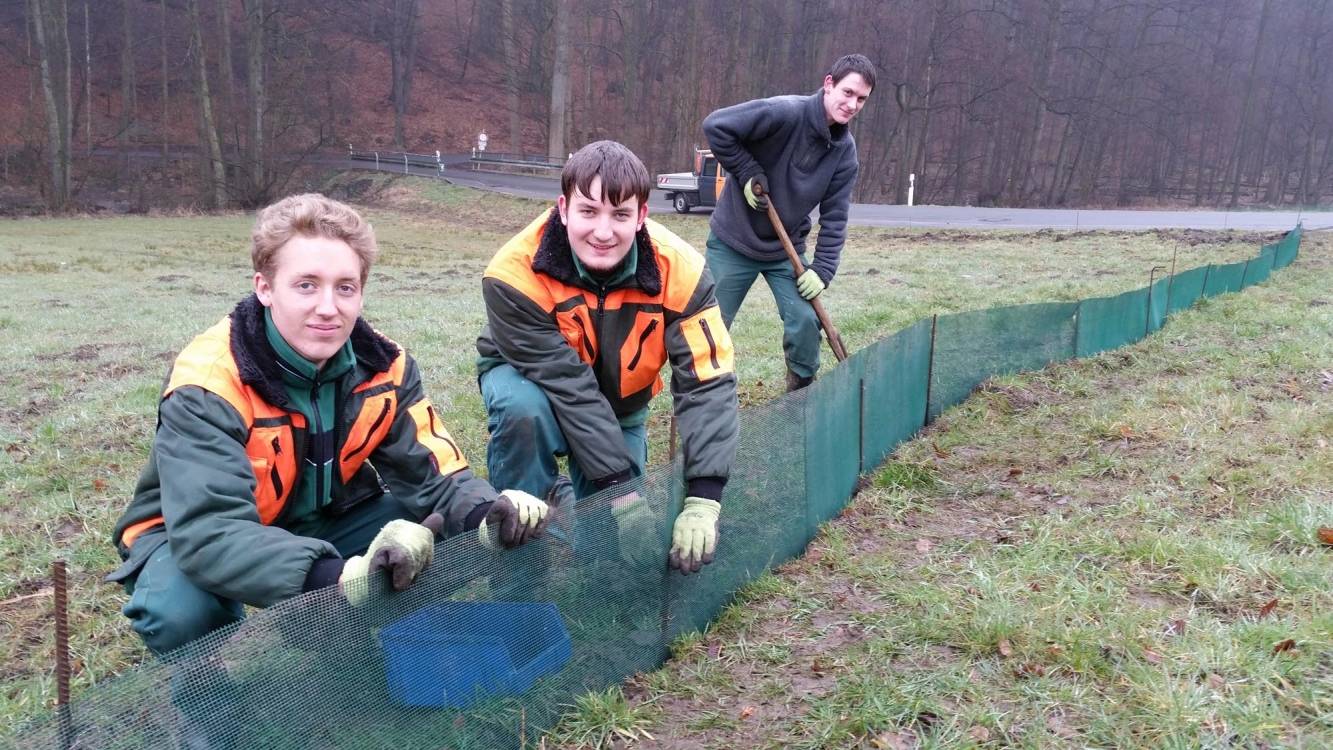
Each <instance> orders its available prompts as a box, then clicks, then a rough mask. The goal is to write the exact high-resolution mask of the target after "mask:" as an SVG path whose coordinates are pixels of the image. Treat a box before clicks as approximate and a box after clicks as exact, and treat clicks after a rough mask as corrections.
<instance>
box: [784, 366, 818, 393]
mask: <svg viewBox="0 0 1333 750" xmlns="http://www.w3.org/2000/svg"><path fill="white" fill-rule="evenodd" d="M813 382H815V376H814V375H811V376H810V377H808V378H803V377H801V376H800V375H797V374H796V373H794V372H792V371H791V368H787V393H791V392H792V391H799V390H801V389H802V388H804V387H806V386H807V385H810V384H811V383H813Z"/></svg>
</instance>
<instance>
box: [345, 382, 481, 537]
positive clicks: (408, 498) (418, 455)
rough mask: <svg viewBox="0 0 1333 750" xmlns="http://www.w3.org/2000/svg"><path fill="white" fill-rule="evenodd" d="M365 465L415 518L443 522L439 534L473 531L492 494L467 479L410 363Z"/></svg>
mask: <svg viewBox="0 0 1333 750" xmlns="http://www.w3.org/2000/svg"><path fill="white" fill-rule="evenodd" d="M370 461H371V463H372V464H374V465H375V469H376V470H377V471H379V473H380V477H381V478H382V479H384V482H385V484H387V485H389V491H390V492H392V493H393V495H394V497H396V498H397V499H398V500H399V502H402V503H403V504H404V505H406V506H407V507H409V508H412V509H413V510H414V511H415V512H416V515H417V517H418V518H425V517H426V516H428V515H430V514H431V513H439V514H440V515H442V516H444V520H445V533H446V534H458V533H461V532H463V531H465V530H467V529H470V528H476V526H477V524H478V523H479V522H480V520H481V517H482V516H483V515H484V514H485V509H486V508H489V507H490V504H491V503H492V502H494V500H495V495H496V493H495V490H494V489H492V488H491V486H490V485H489V484H487V483H486V482H485V481H484V480H482V479H479V478H478V477H476V476H475V475H473V473H472V471H471V470H470V469H469V468H468V463H467V459H466V458H464V457H463V451H462V450H461V449H459V447H458V443H457V442H456V441H455V440H454V439H453V437H452V436H451V435H450V434H449V431H448V430H447V429H445V427H444V423H443V422H442V421H441V420H440V416H439V414H438V413H437V412H436V410H435V406H434V405H433V404H432V403H431V402H430V399H428V398H426V393H425V390H424V389H423V387H422V385H421V371H420V370H419V369H418V368H417V363H416V361H415V360H413V359H412V358H411V357H408V358H407V365H406V368H405V369H404V371H403V384H402V385H401V386H400V387H399V389H398V410H397V412H396V413H395V414H394V418H393V423H392V424H391V425H390V427H389V432H388V434H387V435H386V436H385V438H384V440H383V441H381V442H380V444H379V446H378V447H376V448H375V452H374V453H372V454H371V455H370Z"/></svg>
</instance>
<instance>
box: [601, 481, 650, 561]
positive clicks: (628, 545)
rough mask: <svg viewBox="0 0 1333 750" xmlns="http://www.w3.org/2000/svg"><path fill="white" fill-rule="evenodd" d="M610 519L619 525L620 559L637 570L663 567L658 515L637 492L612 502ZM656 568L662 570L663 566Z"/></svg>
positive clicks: (617, 527) (617, 534)
mask: <svg viewBox="0 0 1333 750" xmlns="http://www.w3.org/2000/svg"><path fill="white" fill-rule="evenodd" d="M611 518H612V519H614V520H615V522H616V542H617V544H618V546H619V547H620V559H622V560H624V561H625V562H626V563H627V564H629V565H631V566H634V567H636V568H641V567H647V566H653V565H656V566H661V564H662V562H661V560H662V558H661V554H662V548H661V547H660V546H659V543H658V540H657V516H656V515H655V514H654V513H653V510H652V508H650V507H648V501H646V500H644V499H643V498H642V497H640V496H639V493H637V492H632V493H630V494H628V495H625V496H624V497H618V498H616V499H615V500H612V501H611ZM657 569H658V570H661V567H658V568H657Z"/></svg>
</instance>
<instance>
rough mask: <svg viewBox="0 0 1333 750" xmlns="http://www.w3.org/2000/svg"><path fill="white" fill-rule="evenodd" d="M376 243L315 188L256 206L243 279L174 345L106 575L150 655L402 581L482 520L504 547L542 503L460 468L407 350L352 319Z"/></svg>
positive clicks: (529, 531) (518, 538)
mask: <svg viewBox="0 0 1333 750" xmlns="http://www.w3.org/2000/svg"><path fill="white" fill-rule="evenodd" d="M376 252H377V248H376V243H375V235H374V232H373V231H372V229H371V227H370V224H368V223H366V222H365V221H364V220H363V219H362V218H361V217H360V216H359V215H358V214H357V213H356V212H355V211H353V210H352V209H351V208H349V207H348V206H346V205H344V204H342V203H339V202H337V201H333V200H330V199H328V198H326V197H324V196H322V195H316V194H307V195H297V196H292V197H290V198H286V199H283V200H281V201H279V202H277V203H275V204H273V205H271V206H269V207H268V208H265V209H264V210H262V211H261V212H260V213H259V218H258V221H257V222H256V224H255V228H254V233H253V235H252V242H251V260H252V263H253V266H254V277H253V281H254V294H252V295H250V296H248V297H246V298H245V299H244V300H242V301H241V302H240V304H238V305H237V306H236V307H235V309H234V310H232V312H231V314H230V315H229V316H227V317H226V318H223V319H222V321H221V322H219V323H217V324H216V325H214V326H213V327H212V328H210V329H208V330H207V331H205V332H204V333H203V334H201V335H199V336H198V337H196V338H195V339H194V340H193V341H191V342H190V343H189V344H188V345H187V346H186V347H185V349H184V350H183V351H182V352H181V353H180V354H179V356H177V358H176V360H175V362H174V364H173V365H172V368H171V374H170V376H169V378H168V380H167V384H166V387H165V389H164V390H163V393H162V399H161V401H160V402H159V404H158V411H157V432H156V434H155V435H154V438H153V447H152V450H151V452H150V453H149V456H148V463H147V465H145V466H144V469H143V472H142V474H141V475H140V477H139V483H138V486H137V487H136V488H135V493H134V499H133V500H132V501H131V503H130V506H129V508H128V509H127V510H126V511H125V513H124V515H123V516H121V519H120V521H119V522H117V523H116V528H115V532H114V534H113V541H114V543H115V544H116V547H117V549H118V550H119V552H120V554H121V557H122V559H123V560H124V564H123V565H122V566H121V567H120V568H119V569H118V570H116V571H115V572H114V573H112V574H111V576H109V577H108V580H111V581H120V582H122V583H123V584H124V585H125V589H126V591H128V592H129V593H130V599H129V601H128V602H127V603H126V604H125V607H124V610H123V611H124V613H125V616H126V617H128V618H130V620H131V622H132V623H133V627H134V630H135V631H136V632H137V633H139V635H140V636H142V637H143V640H144V643H145V644H147V646H148V648H149V649H150V650H152V651H153V652H155V653H159V654H161V653H165V652H168V651H172V650H174V649H176V648H177V647H180V646H182V645H184V644H186V643H188V642H189V641H192V640H194V639H196V638H198V637H199V636H202V635H204V634H206V633H208V632H209V631H211V630H214V629H216V628H220V627H222V626H224V625H228V624H230V623H233V622H236V621H238V620H240V619H241V618H242V617H243V616H244V610H243V608H242V605H244V604H249V605H252V606H257V607H264V606H269V605H271V604H274V603H276V602H278V601H281V600H283V599H287V598H289V597H292V596H296V595H297V594H300V593H302V592H305V591H311V590H313V589H317V588H323V587H325V586H332V585H334V584H347V583H348V582H349V581H351V580H352V579H356V578H361V577H365V576H367V575H372V574H376V575H384V573H379V571H380V570H381V569H383V570H384V571H385V572H386V573H387V574H388V576H389V578H390V581H391V583H392V585H393V587H394V588H395V589H403V588H406V587H407V586H408V585H410V584H411V583H412V581H413V580H414V579H415V578H416V577H417V575H418V574H419V573H420V572H421V571H422V569H424V568H425V567H426V566H427V565H428V564H429V563H430V559H431V554H432V552H433V549H434V542H435V538H436V536H437V535H440V534H457V533H459V532H462V531H464V530H466V529H474V528H477V527H478V526H479V525H481V524H482V523H484V522H485V521H486V520H487V519H489V521H490V522H491V523H492V524H498V525H499V529H500V534H499V536H500V541H501V542H502V543H505V544H507V545H510V546H516V545H518V544H522V543H523V542H525V541H527V540H528V539H529V538H531V537H533V536H534V535H536V534H538V533H540V531H541V526H542V522H543V519H544V518H545V516H546V507H545V505H544V504H543V503H542V502H541V501H540V500H537V499H536V498H534V497H532V496H531V495H529V494H527V493H525V492H522V491H518V490H506V491H505V492H503V493H500V494H498V495H497V493H496V492H495V490H494V489H492V488H491V486H490V485H489V484H487V483H486V482H484V481H482V480H481V479H478V478H476V477H474V476H473V475H472V472H471V471H470V470H469V469H468V464H467V461H466V460H465V459H464V458H463V454H462V453H461V452H460V451H459V449H458V446H457V445H456V444H455V443H454V441H453V440H452V439H451V438H450V436H449V433H448V431H446V430H445V428H444V425H443V424H441V423H440V421H439V417H438V416H437V415H436V413H435V409H434V407H433V406H432V405H431V402H430V400H429V399H428V398H426V394H425V392H424V391H423V389H422V386H421V375H420V373H419V372H418V371H417V365H416V362H415V361H413V359H412V358H411V357H409V356H408V355H407V353H406V352H404V351H403V349H402V348H401V347H399V346H398V345H397V344H395V343H394V342H392V341H390V340H389V339H387V338H385V337H384V336H383V335H381V334H379V333H378V332H376V331H375V330H374V329H373V328H371V327H370V325H369V324H368V323H366V321H365V320H363V319H362V318H361V317H360V316H361V307H362V302H363V299H364V296H363V295H364V290H365V285H366V280H367V278H368V276H369V273H370V266H371V263H372V261H373V260H374V258H375V255H376ZM386 489H387V490H389V491H390V492H391V494H386ZM343 592H344V593H345V594H347V596H348V598H349V599H354V600H356V601H358V602H363V601H365V599H366V596H367V594H366V587H365V586H364V584H358V585H356V586H352V587H348V586H346V585H344V587H343Z"/></svg>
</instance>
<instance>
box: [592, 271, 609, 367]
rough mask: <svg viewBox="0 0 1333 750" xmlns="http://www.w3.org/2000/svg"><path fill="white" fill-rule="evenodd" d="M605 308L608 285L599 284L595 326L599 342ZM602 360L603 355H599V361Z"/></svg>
mask: <svg viewBox="0 0 1333 750" xmlns="http://www.w3.org/2000/svg"><path fill="white" fill-rule="evenodd" d="M605 307H606V284H598V285H597V325H596V326H595V327H596V329H597V340H598V341H601V340H602V311H603V309H604V308H605ZM601 358H602V357H601V354H600V353H598V355H597V359H599V360H600V359H601Z"/></svg>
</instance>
